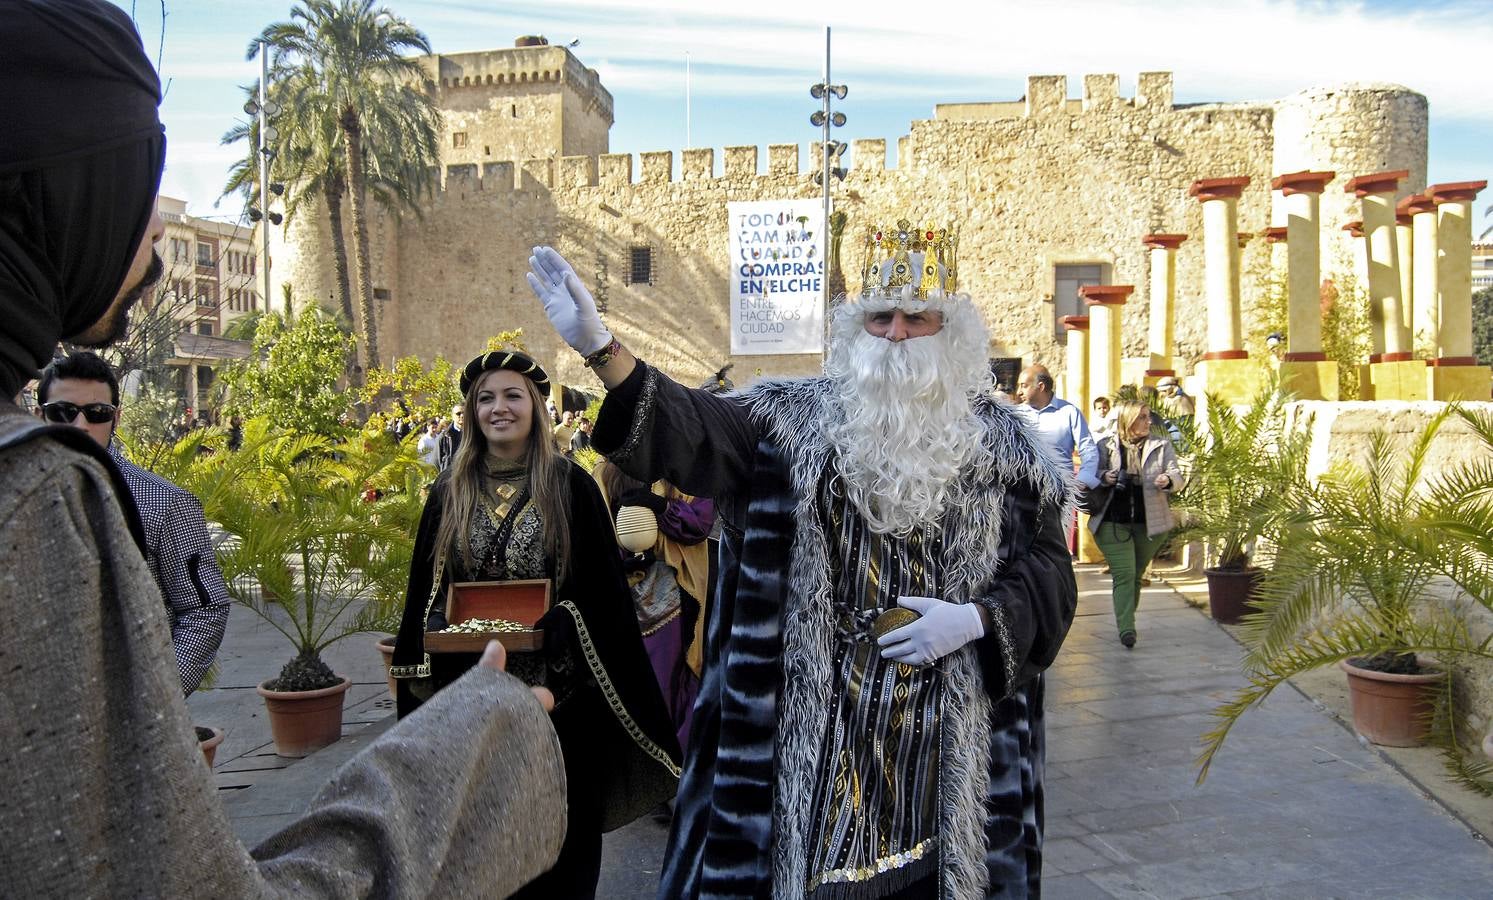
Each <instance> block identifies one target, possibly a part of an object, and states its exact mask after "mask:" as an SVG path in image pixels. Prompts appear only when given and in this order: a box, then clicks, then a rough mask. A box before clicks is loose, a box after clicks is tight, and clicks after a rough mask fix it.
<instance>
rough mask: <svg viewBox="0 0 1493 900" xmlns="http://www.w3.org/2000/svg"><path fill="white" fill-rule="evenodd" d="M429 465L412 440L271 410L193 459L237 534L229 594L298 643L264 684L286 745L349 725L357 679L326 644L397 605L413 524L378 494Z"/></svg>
mask: <svg viewBox="0 0 1493 900" xmlns="http://www.w3.org/2000/svg"><path fill="white" fill-rule="evenodd" d="M418 466H419V463H418V460H417V458H416V457H415V454H414V452H413V449H412V447H410V446H406V445H404V444H399V443H395V442H392V441H365V440H363V439H362V438H361V437H354V438H353V439H351V440H348V441H341V442H338V441H334V440H333V439H331V438H328V437H325V436H322V435H316V434H292V433H284V432H278V431H276V430H274V429H272V428H270V426H269V425H268V423H267V422H266V421H265V420H262V419H251V420H250V421H248V422H246V423H245V425H244V429H243V440H242V445H241V447H240V449H239V450H237V451H234V452H229V451H228V450H227V449H226V448H216V449H215V450H214V452H212V453H210V454H206V455H202V456H200V457H199V458H198V459H197V460H196V461H194V463H193V465H192V478H193V485H194V488H195V489H196V491H197V493H198V495H199V496H200V497H201V499H202V501H203V507H204V509H205V510H206V512H207V515H208V517H209V518H211V519H213V520H214V521H216V522H218V523H219V524H220V525H221V526H222V527H223V529H224V530H225V531H227V532H228V534H229V535H230V539H229V540H228V541H225V543H224V545H223V546H222V547H221V548H220V549H219V564H220V566H221V567H222V569H223V576H224V579H225V580H226V581H227V583H228V587H229V593H230V595H231V596H232V597H233V599H234V600H235V601H236V602H238V603H241V604H243V605H244V606H245V607H246V608H248V609H250V610H252V611H253V612H254V613H256V614H257V615H259V616H260V617H261V618H262V619H264V621H265V622H267V623H269V624H270V625H271V626H272V627H274V628H275V629H276V630H278V631H280V632H281V633H282V634H284V635H285V637H286V638H287V639H288V640H289V641H290V643H291V645H292V647H293V648H294V650H295V656H294V657H293V658H292V659H291V660H290V661H289V662H287V663H286V664H285V666H284V667H283V668H282V669H281V670H280V673H279V675H277V676H276V677H274V678H271V679H268V680H266V681H265V682H263V683H262V684H260V685H259V688H258V690H259V693H260V694H261V695H262V696H263V697H264V698H265V705H266V707H267V709H268V712H269V718H270V728H271V732H272V734H273V736H274V740H275V746H276V752H277V753H279V754H280V755H281V756H290V757H296V756H305V755H306V754H308V753H311V752H313V751H315V750H317V749H319V748H321V747H324V746H326V745H327V744H329V743H332V742H333V741H336V740H337V739H338V738H339V737H340V736H341V732H342V704H343V697H344V695H345V694H346V691H347V688H348V686H349V683H350V682H349V680H348V679H346V678H344V677H341V676H339V675H337V674H336V673H334V672H333V671H332V670H331V669H330V668H329V667H328V666H327V665H326V663H325V662H324V661H323V660H322V658H321V652H322V651H323V650H325V649H326V648H327V647H328V646H330V645H331V644H333V643H335V642H337V641H339V640H341V639H343V638H345V637H348V636H349V635H352V634H358V633H362V632H367V631H371V630H377V629H379V628H380V627H385V626H387V624H388V623H389V622H390V621H391V619H392V618H393V616H394V615H395V614H396V613H395V611H396V610H397V605H398V603H399V601H400V600H402V598H403V590H402V586H403V580H404V579H405V578H406V577H407V575H408V571H409V569H408V566H409V557H410V553H411V552H412V549H411V547H410V546H409V545H410V544H411V541H412V539H413V530H412V529H409V528H408V527H407V525H406V522H405V521H404V519H403V518H401V517H400V516H396V515H390V514H384V513H383V511H381V510H380V509H379V501H377V500H372V501H370V500H369V499H367V496H368V493H369V491H370V490H371V491H373V492H375V493H378V492H383V493H384V494H385V496H392V495H393V494H395V493H396V492H397V491H399V490H402V489H404V488H405V487H406V485H407V484H408V483H409V482H408V477H409V474H410V473H411V472H412V471H418ZM390 505H395V504H394V502H393V501H391V502H390ZM396 583H397V584H399V585H400V589H399V590H398V591H397V592H396V591H394V590H393V589H392V587H391V586H392V585H394V584H396Z"/></svg>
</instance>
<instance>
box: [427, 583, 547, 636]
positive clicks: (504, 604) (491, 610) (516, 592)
mask: <svg viewBox="0 0 1493 900" xmlns="http://www.w3.org/2000/svg"><path fill="white" fill-rule="evenodd" d="M549 608H550V580H549V579H548V578H535V579H529V580H521V581H458V582H454V583H452V584H451V586H450V588H449V589H448V590H447V592H446V623H447V624H446V627H445V628H443V629H441V630H440V631H427V632H425V649H426V651H428V652H430V653H481V652H482V651H483V650H484V649H485V648H486V647H487V642H488V641H493V640H495V641H498V642H500V643H501V644H502V645H503V646H504V647H506V648H507V649H508V650H509V652H525V651H530V650H538V649H540V648H541V647H543V646H544V632H543V631H541V630H540V629H539V628H538V623H539V619H540V617H542V616H543V615H544V614H545V613H546V612H549Z"/></svg>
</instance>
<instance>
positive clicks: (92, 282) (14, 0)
mask: <svg viewBox="0 0 1493 900" xmlns="http://www.w3.org/2000/svg"><path fill="white" fill-rule="evenodd" d="M160 102H161V85H160V79H159V78H158V77H157V76H156V73H155V69H154V68H153V67H152V66H151V63H150V59H149V58H148V57H147V56H146V55H145V48H144V47H143V46H142V45H141V43H140V35H139V34H138V33H137V32H136V31H135V26H134V24H133V23H131V22H130V18H129V16H128V15H126V14H125V13H124V11H123V10H121V9H119V8H118V7H117V6H114V5H113V4H110V3H107V2H104V0H0V397H4V398H9V397H12V396H14V395H15V393H16V392H17V391H19V390H20V388H21V385H23V384H25V383H26V381H28V380H30V379H31V378H32V377H34V376H35V374H36V371H37V370H38V369H40V368H41V367H42V366H43V365H44V364H46V362H47V360H48V359H50V358H51V355H52V350H53V348H54V347H55V346H56V344H57V341H58V340H59V339H60V338H64V337H70V336H72V335H75V334H78V333H79V332H82V331H84V330H86V329H87V328H88V327H89V326H91V325H93V324H94V323H95V322H97V321H98V320H99V319H100V318H101V317H102V316H103V314H104V313H105V311H107V310H108V308H109V305H110V304H111V303H112V302H113V301H114V298H115V296H116V295H117V294H118V293H119V289H120V288H121V286H124V285H122V282H123V281H124V279H125V276H126V275H127V274H128V272H129V268H130V264H131V262H132V261H133V260H134V257H135V251H136V249H137V248H138V247H139V246H140V241H141V239H142V238H143V237H144V235H145V233H146V229H147V228H148V227H149V225H150V219H151V214H152V212H153V210H154V208H155V198H156V191H157V190H158V189H159V188H160V181H161V170H162V168H163V166H164V164H165V159H166V137H165V135H164V133H163V131H162V128H161V121H160V117H159V115H158V113H157V107H158V106H159V105H160Z"/></svg>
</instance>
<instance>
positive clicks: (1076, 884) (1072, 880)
mask: <svg viewBox="0 0 1493 900" xmlns="http://www.w3.org/2000/svg"><path fill="white" fill-rule="evenodd" d="M1042 896H1043V897H1046V898H1048V900H1108V898H1110V897H1113V896H1114V895H1113V894H1110V893H1108V892H1106V891H1104V890H1103V889H1101V888H1100V887H1099V886H1098V885H1096V884H1094V882H1092V881H1090V880H1089V879H1088V878H1086V877H1084V876H1083V875H1058V876H1057V877H1056V878H1053V877H1049V876H1048V874H1047V872H1046V870H1045V869H1044V870H1043V873H1042Z"/></svg>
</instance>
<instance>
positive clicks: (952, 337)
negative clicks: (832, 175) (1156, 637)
mask: <svg viewBox="0 0 1493 900" xmlns="http://www.w3.org/2000/svg"><path fill="white" fill-rule="evenodd" d="M865 249H866V260H867V261H866V264H865V265H864V267H863V271H862V282H863V287H862V290H861V292H860V293H859V294H858V295H856V296H853V297H848V298H840V300H839V302H838V303H837V304H836V305H835V306H834V307H833V308H832V309H831V311H830V316H829V322H828V330H829V349H828V356H827V357H826V360H825V366H824V374H823V375H822V376H820V377H817V378H798V379H784V380H766V381H760V382H758V383H756V384H754V385H752V386H751V387H749V388H747V389H745V390H742V391H739V392H736V393H730V394H724V395H718V394H711V393H708V392H706V391H703V390H698V389H689V388H685V387H683V386H681V385H679V384H677V383H676V382H674V381H672V380H671V379H669V378H668V377H667V376H665V375H664V374H663V373H662V372H660V371H658V370H657V369H655V368H654V367H652V366H650V365H648V364H647V363H645V362H643V361H641V360H638V359H636V358H635V357H634V356H633V355H632V354H631V353H630V352H628V351H627V349H626V348H624V347H622V346H621V345H620V344H619V343H618V342H617V341H616V340H615V339H614V338H613V336H612V335H611V333H610V332H609V331H608V330H607V329H606V327H605V326H604V325H603V323H602V321H601V319H600V317H599V316H598V315H597V312H596V305H595V303H594V302H593V300H592V298H591V295H590V294H589V293H588V292H587V290H586V288H585V287H584V286H583V285H582V283H581V281H580V279H579V278H578V277H577V276H576V274H575V272H574V271H573V270H572V269H571V267H570V266H569V265H568V264H567V263H566V262H565V260H564V259H563V258H562V257H561V256H560V255H559V254H558V253H556V252H555V251H554V250H552V249H550V248H547V247H540V248H536V250H535V251H534V256H533V257H531V258H530V260H529V263H530V267H531V272H530V273H529V283H530V286H531V287H532V288H533V290H534V292H535V294H536V295H537V296H538V297H539V298H540V300H541V301H542V302H543V303H544V307H545V312H546V314H547V315H548V316H549V318H550V321H551V322H552V323H553V324H554V326H555V328H556V330H557V331H558V332H559V334H560V336H561V337H562V338H564V340H565V341H566V342H567V343H569V344H570V346H571V347H572V348H574V349H575V350H576V351H577V352H579V353H581V354H583V355H584V356H585V357H586V365H588V366H589V367H591V368H592V369H593V370H595V372H596V373H597V375H598V376H599V377H600V378H601V380H602V382H603V383H604V384H605V385H606V387H607V388H608V390H609V393H608V394H607V398H606V401H605V403H604V404H603V406H602V409H601V414H600V417H599V420H598V422H597V426H596V429H595V432H594V434H593V435H592V439H593V442H594V445H595V446H596V447H597V448H598V449H600V450H601V451H602V452H603V453H605V454H606V455H607V457H608V458H610V459H611V460H612V461H613V462H615V463H616V464H617V465H619V466H621V467H622V468H623V469H624V470H625V471H626V472H627V473H628V474H629V475H631V476H632V477H634V478H637V479H639V480H640V481H643V482H645V483H651V482H653V481H656V480H658V479H660V478H665V479H668V480H669V481H670V482H672V483H674V484H676V485H678V486H679V488H680V489H681V490H684V491H687V492H688V493H690V494H693V495H696V496H703V497H711V498H714V499H715V501H716V505H717V509H718V510H719V511H720V513H721V515H722V518H723V520H724V522H725V529H724V533H723V538H722V540H721V545H720V558H719V572H720V575H719V580H718V582H717V584H716V602H715V603H714V605H713V606H712V607H711V613H710V621H709V623H708V631H707V634H708V637H707V646H706V670H705V673H704V677H703V682H702V685H701V690H700V694H699V699H698V700H697V703H696V707H695V718H694V724H693V734H692V738H691V742H690V747H689V748H688V754H687V758H686V763H685V768H684V773H683V776H682V778H681V782H680V789H679V797H678V804H677V812H676V815H675V818H674V823H673V827H672V830H671V833H670V835H669V847H668V851H667V853H666V854H665V863H664V866H665V868H664V873H663V880H662V883H661V885H660V889H659V896H660V897H661V898H668V900H676V898H696V897H709V898H717V897H720V898H724V897H733V898H736V897H752V898H756V897H764V898H765V897H774V898H800V897H807V898H810V900H841V898H872V897H874V898H884V897H919V898H948V900H954V898H976V897H1027V896H1036V895H1037V894H1038V893H1039V891H1040V878H1041V871H1042V808H1043V798H1042V782H1043V724H1042V674H1041V673H1042V672H1043V670H1044V669H1046V668H1047V667H1048V666H1049V665H1051V664H1052V662H1053V660H1054V658H1055V657H1056V656H1057V653H1058V649H1059V647H1060V646H1061V645H1062V642H1063V638H1064V636H1065V635H1066V634H1067V631H1068V626H1069V624H1070V623H1071V622H1072V617H1073V612H1074V607H1075V604H1076V601H1077V590H1076V586H1075V583H1074V578H1073V569H1072V565H1071V562H1070V560H1069V556H1068V551H1067V547H1066V545H1065V543H1064V529H1063V523H1064V522H1066V521H1067V514H1068V511H1069V509H1070V508H1071V506H1072V502H1073V498H1074V485H1073V480H1072V476H1071V474H1070V473H1068V472H1066V471H1064V469H1063V468H1062V467H1061V466H1059V465H1057V464H1056V463H1055V462H1054V461H1053V459H1052V458H1051V457H1050V456H1049V455H1048V454H1047V453H1046V452H1045V451H1044V450H1043V449H1042V446H1041V444H1040V443H1039V441H1038V440H1037V439H1036V437H1035V435H1034V433H1033V432H1032V431H1031V428H1030V426H1029V425H1028V423H1027V421H1026V420H1025V419H1024V418H1023V417H1022V416H1021V415H1020V414H1019V413H1018V412H1017V411H1016V410H1015V409H1014V408H1013V407H1010V406H1009V405H1006V404H1005V403H1002V402H998V401H996V400H994V399H992V387H993V385H992V383H991V376H990V369H989V366H988V363H987V352H988V345H989V336H988V333H987V330H986V328H985V325H984V323H983V322H982V320H981V318H980V315H979V313H978V311H977V310H976V309H975V308H974V305H973V304H972V302H971V301H970V298H969V297H968V295H964V294H960V293H958V292H957V290H956V278H955V273H956V268H957V267H956V261H955V251H956V250H957V237H956V236H954V235H953V234H951V233H950V232H948V231H946V230H941V229H935V228H932V227H929V228H926V229H914V228H911V227H910V226H909V224H908V223H907V222H906V221H903V222H899V223H897V225H896V226H895V227H893V228H888V229H881V228H874V229H871V230H870V231H869V232H868V233H867V234H866V236H865Z"/></svg>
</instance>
